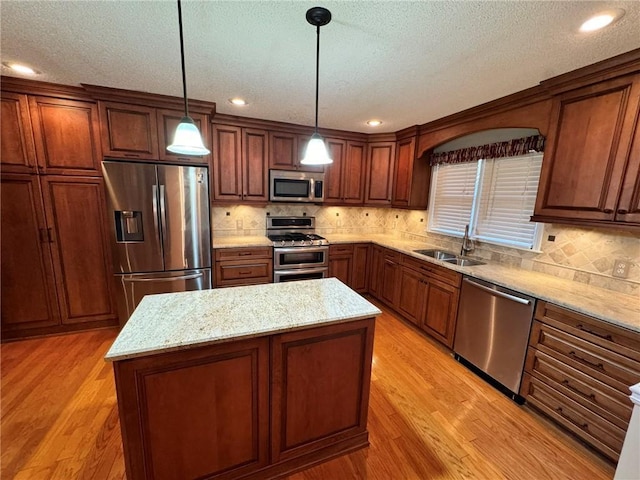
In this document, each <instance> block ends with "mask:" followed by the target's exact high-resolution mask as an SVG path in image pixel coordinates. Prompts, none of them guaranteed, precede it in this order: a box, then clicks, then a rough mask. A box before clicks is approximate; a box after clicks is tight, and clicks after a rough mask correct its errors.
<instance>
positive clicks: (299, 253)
mask: <svg viewBox="0 0 640 480" xmlns="http://www.w3.org/2000/svg"><path fill="white" fill-rule="evenodd" d="M315 225H316V219H315V217H267V237H268V238H269V240H271V241H272V242H273V281H274V282H276V283H278V282H291V281H294V280H308V279H313V278H325V277H326V276H327V275H328V272H329V242H328V241H327V240H326V239H325V238H323V237H321V236H320V235H316V234H315Z"/></svg>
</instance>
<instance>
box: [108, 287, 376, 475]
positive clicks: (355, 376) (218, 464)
mask: <svg viewBox="0 0 640 480" xmlns="http://www.w3.org/2000/svg"><path fill="white" fill-rule="evenodd" d="M378 314H380V310H378V309H377V308H376V307H375V306H374V305H372V304H371V303H369V302H368V301H367V300H365V299H364V298H362V297H361V296H360V295H358V294H357V293H355V292H354V291H352V290H351V289H350V288H348V287H347V286H346V285H344V284H342V283H341V282H340V281H338V280H336V279H335V278H329V279H322V280H309V281H302V282H290V283H276V284H267V285H255V286H247V287H235V288H227V289H214V290H203V291H195V292H182V293H170V294H162V295H152V296H148V297H145V298H144V299H143V300H142V302H141V303H140V305H139V306H138V308H137V309H136V311H135V312H134V314H133V315H132V316H131V318H130V319H129V321H128V322H127V324H126V325H125V326H124V328H123V329H122V331H121V332H120V334H119V335H118V338H117V339H116V340H115V342H114V344H113V345H112V347H111V349H110V350H109V352H107V355H106V357H105V358H106V359H107V360H109V361H112V362H113V368H114V373H115V381H116V390H117V396H118V408H119V415H120V424H121V429H122V438H123V447H124V455H125V464H126V469H127V478H129V479H130V480H136V479H147V478H154V479H189V478H201V477H202V478H220V479H231V478H242V479H252V478H270V477H274V476H280V475H285V474H287V473H291V472H294V471H297V470H300V469H303V468H306V467H307V466H310V465H313V464H316V463H319V462H322V461H324V460H327V459H329V458H333V457H336V456H338V455H342V454H344V453H347V452H351V451H354V450H357V449H359V448H363V447H366V446H367V445H368V432H367V428H366V424H367V410H368V400H369V382H370V376H371V359H372V352H373V334H374V325H375V317H376V316H377V315H378Z"/></svg>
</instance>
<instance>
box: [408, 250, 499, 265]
mask: <svg viewBox="0 0 640 480" xmlns="http://www.w3.org/2000/svg"><path fill="white" fill-rule="evenodd" d="M414 252H415V253H419V254H420V255H426V256H427V257H431V258H435V259H436V260H441V261H443V262H447V263H451V264H453V265H459V266H461V267H473V266H476V265H486V262H481V261H479V260H474V259H473V258H465V257H461V256H460V255H456V254H455V253H453V252H449V251H447V250H438V249H435V248H433V249H429V250H414Z"/></svg>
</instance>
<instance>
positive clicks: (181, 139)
mask: <svg viewBox="0 0 640 480" xmlns="http://www.w3.org/2000/svg"><path fill="white" fill-rule="evenodd" d="M178 25H179V27H180V59H181V61H182V92H183V96H184V117H182V120H180V124H179V125H178V127H177V128H176V133H175V135H174V137H173V142H172V143H171V145H169V146H168V147H167V150H169V151H170V152H171V153H177V154H181V155H190V156H202V155H207V154H208V153H210V152H209V150H208V149H207V147H205V146H204V143H203V142H202V135H200V131H199V130H198V127H196V124H195V123H194V122H193V118H191V117H190V116H189V105H188V102H187V74H186V72H185V67H184V39H183V34H182V5H181V4H180V0H178Z"/></svg>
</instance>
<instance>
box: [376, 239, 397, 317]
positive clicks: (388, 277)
mask: <svg viewBox="0 0 640 480" xmlns="http://www.w3.org/2000/svg"><path fill="white" fill-rule="evenodd" d="M400 256H401V255H400V254H399V253H398V252H394V251H393V250H388V249H385V251H384V254H383V258H382V268H381V269H380V277H381V278H380V283H381V288H380V297H379V298H380V299H381V300H382V301H383V302H385V303H386V304H387V305H389V306H390V307H391V308H393V309H396V306H397V304H398V296H399V294H400V290H399V288H398V285H399V280H400Z"/></svg>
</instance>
